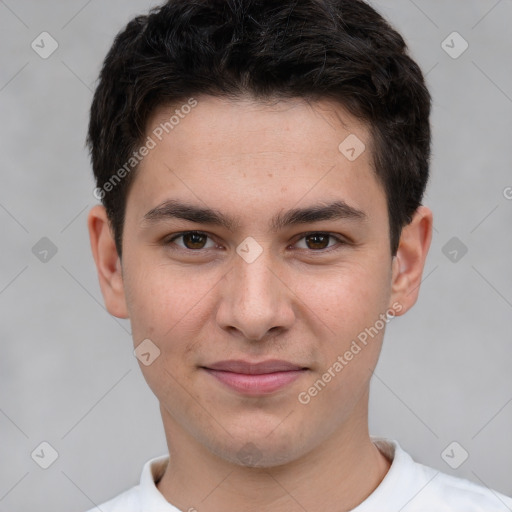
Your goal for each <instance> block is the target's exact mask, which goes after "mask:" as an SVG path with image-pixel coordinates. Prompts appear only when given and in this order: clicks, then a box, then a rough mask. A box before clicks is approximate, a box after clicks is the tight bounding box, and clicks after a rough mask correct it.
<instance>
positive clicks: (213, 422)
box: [88, 0, 512, 512]
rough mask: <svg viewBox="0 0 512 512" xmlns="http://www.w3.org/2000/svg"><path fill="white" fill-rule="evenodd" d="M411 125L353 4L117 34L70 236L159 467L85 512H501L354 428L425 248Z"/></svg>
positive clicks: (420, 99) (410, 103) (149, 21)
mask: <svg viewBox="0 0 512 512" xmlns="http://www.w3.org/2000/svg"><path fill="white" fill-rule="evenodd" d="M429 114H430V95H429V93H428V91H427V89H426V87H425V83H424V80H423V76H422V73H421V71H420V69H419V68H418V66H417V65H416V63H415V62H414V61H413V60H411V58H410V57H409V56H408V55H407V52H406V46H405V43H404V41H403V39H402V37H401V36H400V35H399V34H398V33H397V32H396V31H394V30H393V29H392V28H391V27H390V26H389V25H388V24H387V23H386V22H385V21H384V20H383V19H382V18H381V17H380V16H379V15H378V14H377V13H376V12H375V11H374V10H373V9H372V8H371V7H370V6H368V5H367V4H365V3H363V2H361V1H356V0H303V1H300V2H288V1H284V2H277V3H276V2H271V1H269V0H268V1H267V0H259V1H258V0H238V1H236V0H201V1H197V2H190V1H185V0H171V1H169V2H167V3H166V4H164V5H163V6H162V7H160V8H158V9H155V10H154V11H152V12H151V13H150V14H149V15H148V16H140V17H138V18H136V19H134V20H132V21H131V22H130V23H129V24H128V25H127V27H126V28H125V29H124V30H123V31H122V32H121V33H120V34H119V35H118V36H117V38H116V40H115V42H114V44H113V46H112V48H111V50H110V52H109V54H108V55H107V57H106V59H105V63H104V66H103V69H102V72H101V77H100V83H99V85H98V88H97V90H96V93H95V97H94V101H93V105H92V109H91V120H90V126H89V137H88V142H89V146H90V149H91V154H92V163H93V169H94V173H95V177H96V182H97V189H96V196H97V197H98V199H101V201H102V203H103V205H101V206H100V205H98V206H95V207H94V208H93V209H92V210H91V212H90V214H89V219H88V226H89V232H90V238H91V246H92V251H93V255H94V259H95V262H96V265H97V269H98V276H99V281H100V286H101V290H102V293H103V296H104V300H105V304H106V307H107V309H108V311H109V312H110V313H111V314H112V315H114V316H116V317H119V318H129V319H130V322H131V326H132V331H133V340H134V346H135V354H136V355H137V357H138V359H139V361H140V367H141V370H142V372H143V375H144V377H145V379H146V381H147V383H148V385H149V386H150V388H151V389H152V391H153V392H154V394H155V395H156V397H157V398H158V400H159V403H160V410H161V414H162V420H163V424H164V428H165V433H166V439H167V444H168V448H169V455H168V456H167V455H166V456H162V457H159V458H157V459H153V460H150V461H148V463H147V464H146V465H145V467H144V468H143V472H142V476H141V483H140V485H138V486H136V487H134V488H132V489H129V490H128V491H126V492H125V493H123V494H121V495H120V496H118V497H115V498H113V499H112V500H110V501H109V502H108V503H105V504H103V505H100V506H99V507H97V508H96V509H93V510H97V509H100V510H102V511H103V512H114V511H116V512H117V511H119V512H121V511H122V512H136V511H137V512H142V511H144V512H152V511H162V512H164V511H169V512H170V511H176V510H182V511H195V510H197V511H199V512H203V511H205V512H220V511H224V512H225V511H231V510H233V511H235V510H255V511H268V512H274V511H287V512H288V511H304V510H306V511H320V510H322V511H324V510H329V511H339V512H342V511H349V510H353V511H357V512H369V511H379V512H387V511H398V510H401V511H405V512H411V511H427V510H428V511H429V512H432V511H436V512H438V511H461V512H462V511H464V512H476V511H485V512H491V511H506V510H512V500H511V499H510V498H507V497H505V496H503V495H501V494H499V493H496V492H494V491H492V490H489V489H486V488H484V487H480V486H477V485H476V484H473V483H471V482H469V481H466V480H462V479H457V478H454V477H450V476H448V475H444V474H442V473H439V472H437V471H435V470H434V469H431V468H428V467H425V466H422V465H420V464H418V463H416V462H413V460H412V459H411V458H410V456H409V455H408V454H407V453H406V452H405V451H403V450H402V449H401V448H400V446H399V445H398V443H396V442H395V441H390V440H386V439H380V438H374V437H370V435H369V432H368V394H369V383H370V379H371V375H372V371H373V369H374V368H375V366H376V364H377V361H378V357H379V353H380V350H381V346H382V340H383V336H384V332H385V327H386V325H387V323H389V321H391V320H392V318H393V317H395V316H399V315H403V314H404V313H405V312H407V311H408V310H409V309H410V308H411V307H412V306H413V305H414V303H415V302H416V299H417V297H418V293H419V287H420V283H421V277H422V272H423V268H424V263H425V259H426V256H427V253H428V250H429V246H430V241H431V235H432V212H431V211H430V210H429V209H428V208H427V207H425V206H423V205H422V204H421V200H422V197H423V193H424V190H425V187H426V184H427V182H428V175H429V154H430V126H429Z"/></svg>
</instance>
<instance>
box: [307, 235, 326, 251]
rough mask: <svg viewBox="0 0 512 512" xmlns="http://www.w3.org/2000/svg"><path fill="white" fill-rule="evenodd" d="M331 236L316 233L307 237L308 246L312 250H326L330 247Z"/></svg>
mask: <svg viewBox="0 0 512 512" xmlns="http://www.w3.org/2000/svg"><path fill="white" fill-rule="evenodd" d="M329 238H331V237H330V236H329V235H326V234H323V233H315V234H314V235H308V236H306V237H305V239H306V244H307V245H308V247H309V248H310V249H325V248H327V247H328V245H329Z"/></svg>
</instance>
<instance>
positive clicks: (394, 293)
mask: <svg viewBox="0 0 512 512" xmlns="http://www.w3.org/2000/svg"><path fill="white" fill-rule="evenodd" d="M432 225H433V216H432V212H431V210H430V209H429V208H427V207H426V206H420V207H418V209H417V210H416V212H415V213H414V216H413V218H412V221H411V222H410V223H409V224H408V225H407V226H404V228H403V229H402V234H401V236H400V242H399V245H398V250H397V254H396V256H395V257H394V258H393V271H392V276H393V277H392V281H391V301H390V304H393V303H395V302H398V303H400V304H401V305H402V309H401V310H399V311H398V310H397V311H396V312H397V316H400V315H403V314H404V313H405V312H407V311H408V310H409V309H411V308H412V306H414V304H415V303H416V300H417V299H418V294H419V291H420V284H421V277H422V274H423V268H424V266H425V260H426V258H427V254H428V250H429V248H430V242H431V240H432Z"/></svg>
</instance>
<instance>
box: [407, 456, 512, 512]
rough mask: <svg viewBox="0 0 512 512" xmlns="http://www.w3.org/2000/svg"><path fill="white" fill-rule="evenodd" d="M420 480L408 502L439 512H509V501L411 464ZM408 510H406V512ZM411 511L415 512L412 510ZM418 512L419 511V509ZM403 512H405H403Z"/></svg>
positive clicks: (454, 478)
mask: <svg viewBox="0 0 512 512" xmlns="http://www.w3.org/2000/svg"><path fill="white" fill-rule="evenodd" d="M414 464H415V466H416V467H417V471H418V473H419V474H420V475H422V477H423V485H424V487H423V489H422V490H421V492H420V493H419V494H418V495H417V497H415V498H414V499H413V500H412V501H411V506H412V505H414V502H415V501H417V503H418V504H422V503H424V504H425V505H427V506H433V505H434V506H436V507H437V508H436V510H439V511H445V510H446V511H447V512H448V511H450V512H451V511H461V512H462V511H464V512H510V511H511V510H512V498H509V497H507V496H505V495H503V494H501V493H499V492H497V491H495V490H493V489H490V488H488V487H485V486H483V485H479V484H476V483H475V482H472V481H470V480H466V479H464V478H459V477H455V476H451V475H448V474H446V473H443V472H441V471H437V470H435V469H433V468H430V467H428V466H424V465H422V464H419V463H414ZM406 510H409V509H406ZM411 510H415V509H414V508H413V507H412V508H411ZM418 510H421V506H420V508H419V509H418ZM404 512H405V511H404Z"/></svg>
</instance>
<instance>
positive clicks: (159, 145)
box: [127, 96, 386, 218]
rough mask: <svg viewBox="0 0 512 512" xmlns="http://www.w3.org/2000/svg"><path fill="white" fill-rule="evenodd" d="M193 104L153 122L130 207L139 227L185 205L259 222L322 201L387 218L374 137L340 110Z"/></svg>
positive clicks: (162, 111) (294, 104)
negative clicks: (169, 207) (149, 216)
mask: <svg viewBox="0 0 512 512" xmlns="http://www.w3.org/2000/svg"><path fill="white" fill-rule="evenodd" d="M194 101H195V102H196V103H195V106H194V107H193V108H183V106H184V105H187V104H193V103H190V101H189V102H188V103H187V102H184V103H183V104H182V105H180V104H177V105H173V106H172V107H160V108H159V109H157V110H156V111H155V112H154V114H153V115H152V116H151V118H150V119H149V121H148V124H147V130H146V140H149V139H151V140H152V141H153V143H154V147H153V149H151V151H149V154H148V155H147V156H146V157H145V158H144V159H143V160H142V162H141V163H140V165H139V168H138V170H137V173H136V176H135V180H134V183H133V184H132V187H131V190H130V195H129V198H128V203H130V202H131V203H132V207H135V208H136V210H137V211H136V215H137V217H138V218H141V217H143V216H144V215H145V214H146V213H147V212H148V211H149V210H150V209H152V208H155V207H156V206H157V205H158V204H160V203H161V202H163V201H165V200H168V199H177V198H179V199H181V200H187V201H188V202H189V203H190V202H192V203H195V204H201V203H202V204H203V205H208V206H211V207H213V208H215V209H225V210H226V209H227V210H230V212H231V213H233V214H234V213H235V212H237V213H240V211H242V212H243V213H245V214H246V215H247V214H248V213H249V212H251V214H252V215H253V217H254V216H256V215H257V213H258V212H259V213H261V214H263V215H265V214H270V212H269V211H268V210H269V208H271V209H281V208H283V207H285V206H286V205H289V206H290V207H292V206H297V205H298V204H299V203H303V204H304V205H305V204H312V203H314V202H318V200H319V199H320V200H322V201H335V200H338V199H341V200H344V201H345V202H346V203H347V204H349V205H351V206H353V207H354V208H357V209H359V210H362V211H365V209H367V210H369V211H371V210H372V209H373V210H375V209H379V208H381V214H382V213H385V209H386V204H385V196H384V193H383V190H381V187H380V185H379V184H378V183H377V180H376V178H375V175H374V172H373V166H372V158H371V150H370V148H371V140H370V136H369V130H368V128H367V127H366V126H365V125H364V124H363V123H362V122H361V121H359V120H358V119H356V118H355V117H353V116H352V115H350V114H349V113H348V112H347V111H346V110H345V109H344V108H343V107H342V106H341V105H339V104H338V103H335V102H333V101H329V100H324V101H319V102H315V103H308V102H306V101H304V100H302V99H291V100H285V101H276V102H273V103H269V102H266V103H262V102H259V101H256V100H252V99H240V100H228V99H226V98H216V97H211V96H199V97H196V98H195V99H194ZM152 145H153V144H152ZM130 197H131V199H132V201H130ZM135 199H136V200H135ZM382 208H384V212H383V211H382ZM127 210H128V208H127ZM272 213H274V212H272ZM233 216H236V215H233Z"/></svg>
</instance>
